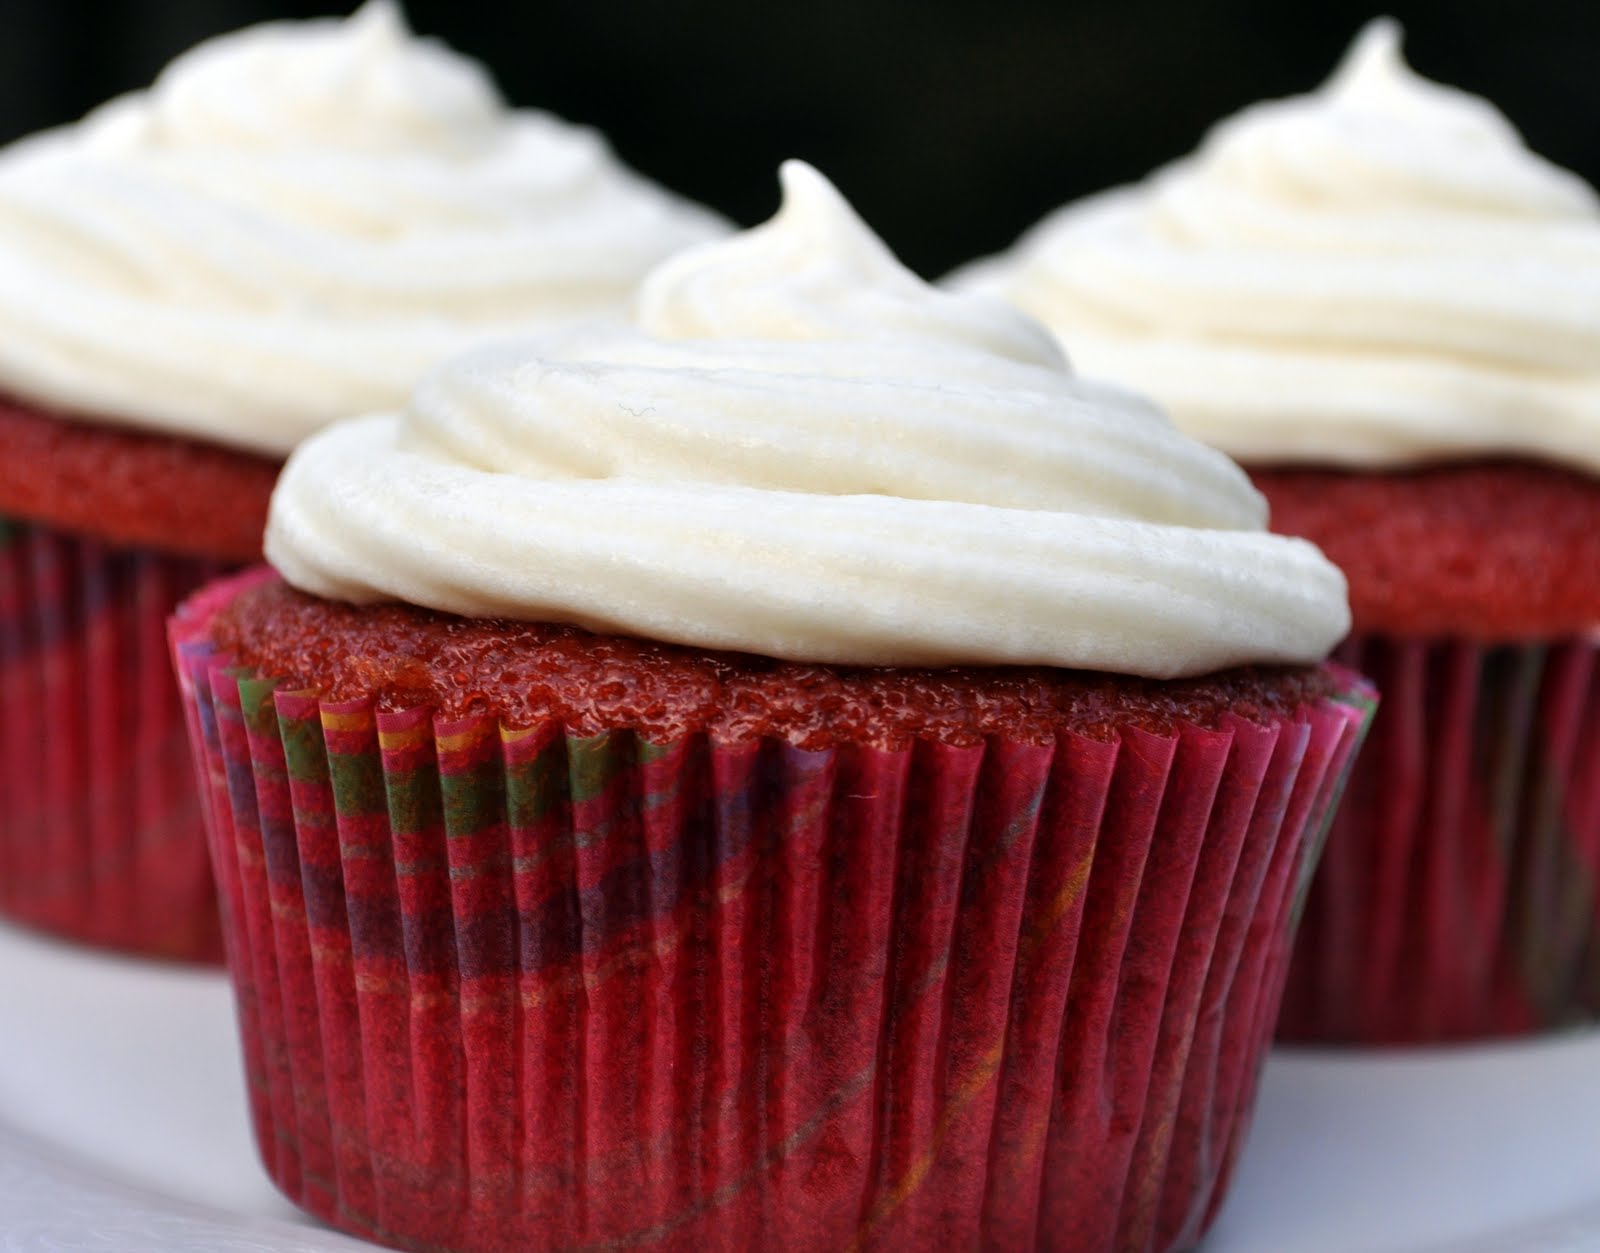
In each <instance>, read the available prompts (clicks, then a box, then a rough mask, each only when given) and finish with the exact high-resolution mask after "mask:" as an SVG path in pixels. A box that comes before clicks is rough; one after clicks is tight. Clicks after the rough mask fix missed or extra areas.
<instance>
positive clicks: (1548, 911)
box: [1281, 636, 1600, 1044]
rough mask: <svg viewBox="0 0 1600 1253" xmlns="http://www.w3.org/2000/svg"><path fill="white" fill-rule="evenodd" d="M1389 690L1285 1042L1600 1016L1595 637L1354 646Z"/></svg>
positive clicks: (1361, 642) (1522, 1029)
mask: <svg viewBox="0 0 1600 1253" xmlns="http://www.w3.org/2000/svg"><path fill="white" fill-rule="evenodd" d="M1340 655H1341V658H1342V659H1343V660H1345V661H1346V662H1347V663H1348V664H1350V665H1353V666H1357V667H1359V668H1360V669H1361V670H1362V671H1363V672H1364V673H1366V674H1368V675H1370V676H1371V677H1372V678H1373V679H1374V680H1375V681H1376V682H1377V684H1378V687H1379V689H1380V690H1381V691H1382V692H1383V708H1382V710H1381V711H1380V712H1379V714H1378V717H1377V719H1376V721H1375V723H1374V725H1373V730H1372V739H1371V742H1370V744H1369V746H1368V748H1367V750H1366V751H1365V753H1364V754H1363V755H1362V758H1361V762H1360V764H1359V766H1358V767H1357V768H1356V771H1355V774H1354V776H1353V777H1352V780H1351V784H1350V791H1349V795H1348V799H1347V800H1346V803H1345V805H1344V807H1343V808H1342V809H1341V810H1340V813H1339V815H1338V817H1337V819H1336V820H1335V823H1334V826H1333V829H1332V832H1331V834H1330V836H1329V840H1328V852H1327V856H1326V858H1325V860H1324V862H1323V866H1322V869H1321V871H1320V872H1319V873H1318V876H1317V879H1316V882H1315V884H1314V885H1313V887H1312V891H1311V899H1310V902H1309V904H1308V907H1307V911H1306V919H1305V925H1304V927H1303V928H1302V931H1301V937H1300V942H1299V946H1298V951H1297V953H1296V955H1295V961H1294V966H1293V970H1292V973H1291V976H1290V981H1289V988H1288V991H1287V993H1286V996H1285V1003H1284V1018H1283V1023H1282V1028H1281V1035H1282V1037H1283V1038H1285V1039H1289V1040H1300V1041H1319V1042H1344V1043H1353V1044H1422V1043H1433V1042H1440V1041H1449V1040H1470V1039H1481V1038H1485V1037H1494V1036H1515V1035H1524V1034H1527V1033H1531V1032H1536V1031H1543V1030H1548V1029H1551V1028H1556V1027H1560V1026H1563V1025H1565V1024H1569V1023H1574V1022H1580V1021H1589V1020H1593V1019H1596V1018H1600V670H1597V668H1596V659H1595V645H1594V643H1593V642H1591V641H1587V640H1568V641H1565V642H1559V643H1552V644H1548V645H1511V646H1503V647H1487V646H1483V645H1479V644H1473V643H1468V642H1464V641H1459V640H1422V639H1386V638H1382V637H1376V636H1368V637H1364V638H1358V639H1355V640H1353V641H1351V643H1350V644H1348V645H1347V646H1346V648H1345V649H1344V650H1342V652H1341V654H1340Z"/></svg>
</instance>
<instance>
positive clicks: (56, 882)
mask: <svg viewBox="0 0 1600 1253" xmlns="http://www.w3.org/2000/svg"><path fill="white" fill-rule="evenodd" d="M0 219H3V222H4V225H3V227H0V448H3V449H4V458H3V461H0V526H3V531H0V710H3V717H0V763H3V764H0V915H4V916H5V917H7V918H10V919H13V920H15V921H19V922H22V923H25V924H28V925H30V926H34V927H38V928H41V929H44V930H48V931H51V932H54V933H56V934H59V935H63V936H68V937H72V938H75V939H79V940H84V941H88V942H90V943H95V944H100V945H104V946H107V947H110V948H116V949H121V950H126V951H131V952H139V953H145V954H149V955H153V956H163V957H174V958H187V959H193V960H212V961H214V960H220V958H221V947H220V944H221V941H220V933H219V930H218V924H217V919H216V906H215V900H214V896H213V890H212V887H211V876H210V873H209V871H208V869H207V866H206V853H205V842H204V838H203V832H202V826H201V820H200V808H199V807H200V799H199V796H198V795H197V793H196V791H195V788H194V783H193V769H192V765H191V763H190V761H189V759H188V748H187V744H186V738H185V736H184V732H183V720H182V717H181V715H180V711H179V707H178V703H177V693H176V691H175V690H174V689H173V687H172V683H171V667H170V662H169V660H168V658H167V657H166V652H165V646H164V624H165V621H166V618H167V616H168V615H169V614H170V613H171V612H172V610H173V608H174V607H175V606H176V604H177V603H178V600H179V599H180V598H181V597H182V596H183V595H184V594H186V593H187V592H189V591H191V590H193V589H194V588H195V587H196V586H198V585H199V583H200V582H202V581H203V580H204V579H205V578H207V577H209V576H211V575H214V574H215V573H217V572H218V571H219V570H222V569H225V568H228V567H230V566H237V565H238V564H240V563H242V562H247V561H251V560H255V559H258V558H259V556H260V536H261V531H262V527H263V525H264V524H265V520H266V507H267V499H268V496H269V494H270V491H271V485H272V481H273V478H274V477H275V475H276V472H277V469H278V467H279V466H280V465H281V463H282V459H283V457H284V456H285V455H286V454H287V453H288V451H289V450H290V449H291V448H292V447H293V446H294V444H295V443H296V442H297V441H298V440H299V439H300V438H302V437H303V436H304V435H306V434H308V433H309V432H311V431H313V430H315V429H316V428H317V427H319V426H321V425H322V424H324V423H325V422H327V421H329V420H331V419H333V418H335V417H339V416H343V415H345V414H348V413H351V412H359V411H361V410H363V409H374V408H381V407H384V406H390V405H394V404H397V403H399V402H400V401H401V400H402V399H403V398H404V396H405V395H406V394H407V392H408V391H409V390H410V388H411V386H412V385H413V384H414V383H415V381H416V379H417V378H418V376H419V375H420V374H421V373H422V372H423V370H424V369H426V368H427V367H428V366H430V365H432V364H433V363H435V362H436V361H438V360H439V359H441V358H442V357H444V356H447V355H449V354H451V353H453V352H455V351H458V350H460V349H462V348H464V347H466V346H468V345H469V344H472V343H475V342H477V341H478V340H479V339H482V338H485V337H488V338H494V337H496V336H500V335H505V334H508V333H512V332H516V333H521V332H524V331H526V330H527V329H528V328H529V327H530V326H542V325H547V324H550V323H552V322H559V321H564V320H569V319H574V318H583V317H588V316H591V315H594V314H596V313H599V312H607V311H611V310H614V309H615V308H617V307H619V306H620V305H621V304H622V302H623V301H624V299H625V298H626V296H627V294H628V293H629V292H630V291H631V290H632V286H633V284H634V283H635V282H636V281H637V279H638V277H639V276H640V275H641V274H642V273H643V272H644V270H645V269H646V268H648V266H649V265H650V264H652V263H653V262H654V261H656V260H658V259H659V258H660V257H662V256H664V255H666V254H667V253H668V252H670V251H672V250H674V249H676V248H678V247H680V246H681V245H683V244H685V243H688V242H691V241H693V240H697V239H701V238H705V237H706V236H708V235H710V234H713V233H715V232H716V231H717V230H718V229H719V227H718V224H716V223H715V222H714V221H713V220H712V219H711V218H710V217H709V215H703V214H701V213H700V212H699V211H698V210H693V209H691V208H689V207H687V206H684V205H681V204H679V203H678V202H676V201H674V200H673V199H672V198H671V197H669V196H667V195H665V194H664V193H660V192H657V191H655V190H653V189H651V188H649V187H647V186H646V185H644V184H643V183H642V182H641V181H639V180H637V179H635V178H633V176H631V175H629V174H627V173H626V172H625V171H623V170H622V169H621V168H620V167H617V166H616V165H615V163H614V162H613V161H612V160H611V158H610V157H609V154H608V153H607V152H606V150H605V148H604V145H603V144H602V143H600V142H599V141H598V140H597V138H596V137H595V136H594V135H592V134H590V133H588V132H586V131H581V130H577V129H574V128H569V127H566V126H564V125H563V124H561V123H559V122H557V121H555V120H554V119H552V118H549V117H546V116H544V115H541V114H531V113H519V112H513V111H511V110H508V109H506V108H505V107H504V106H503V105H502V104H501V103H500V101H499V100H498V98H497V96H496V94H495V91H494V88H493V87H492V85H491V84H489V83H488V82H487V80H486V79H485V77H484V75H483V74H482V72H481V71H480V70H479V69H478V68H477V67H476V66H475V65H472V64H471V63H468V62H465V61H462V60H461V59H459V58H457V57H455V56H454V55H453V54H451V53H449V52H447V51H446V50H445V49H443V48H442V47H439V46H438V45H436V44H432V43H429V42H424V41H418V40H415V39H412V38H411V37H410V36H409V35H408V34H407V33H406V31H405V28H404V26H403V24H402V22H401V21H400V18H399V16H398V13H397V11H396V9H395V8H394V6H393V5H391V4H387V3H381V2H379V3H373V4H370V5H368V6H367V8H365V9H364V10H363V11H362V12H361V13H360V14H358V15H357V16H356V17H354V18H352V19H351V20H350V21H348V22H330V21H318V22H307V23H284V24H278V25H275V26H268V27H262V28H257V29H253V30H250V31H245V32H240V33H239V34H236V35H232V36H228V37H225V38H223V39H219V40H214V41H212V42H210V43H207V44H204V45H201V46H200V47H198V48H196V49H195V50H193V51H192V52H190V53H188V54H187V55H185V56H184V57H182V58H180V59H179V60H178V61H176V62H174V63H173V65H172V66H171V67H169V68H168V69H167V70H166V71H165V72H164V73H163V74H162V76H161V77H160V79H159V80H158V81H157V83H156V84H155V86H154V87H152V88H151V89H150V90H149V91H148V92H142V93H138V94H135V95H131V96H125V97H122V98H120V99H118V100H116V101H113V102H112V103H111V104H109V105H107V106H105V107H104V108H103V109H100V110H98V111H97V112H95V113H93V114H91V115H90V116H89V117H88V118H86V119H84V120H83V121H82V122H81V123H79V124H78V125H75V126H72V127H66V128H62V129H59V130H56V131H51V132H48V133H46V134H42V135H39V136H36V137H33V138H31V139H28V140H25V141H22V142H20V143H18V144H15V145H13V146H11V147H9V148H7V149H6V150H5V151H4V152H0Z"/></svg>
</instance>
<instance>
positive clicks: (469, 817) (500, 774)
mask: <svg viewBox="0 0 1600 1253" xmlns="http://www.w3.org/2000/svg"><path fill="white" fill-rule="evenodd" d="M439 786H440V789H441V791H442V797H441V799H442V801H443V804H444V829H445V833H446V834H447V835H449V836H450V837H451V838H452V839H455V838H457V837H459V836H467V835H477V834H478V833H479V832H480V831H484V830H487V829H488V828H489V827H491V826H493V825H494V824H495V823H497V822H499V821H500V819H501V818H502V817H503V816H504V814H505V792H504V788H505V770H504V767H503V766H502V765H501V763H500V761H499V759H498V758H491V759H490V760H488V761H486V762H484V763H483V764H482V765H478V766H473V767H472V768H471V769H468V770H451V771H448V772H444V771H441V772H440V775H439Z"/></svg>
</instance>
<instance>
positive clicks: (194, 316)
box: [0, 0, 723, 453]
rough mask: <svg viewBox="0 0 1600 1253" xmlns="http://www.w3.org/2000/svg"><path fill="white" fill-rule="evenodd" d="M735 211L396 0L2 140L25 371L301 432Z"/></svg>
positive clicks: (32, 380) (402, 389)
mask: <svg viewBox="0 0 1600 1253" xmlns="http://www.w3.org/2000/svg"><path fill="white" fill-rule="evenodd" d="M722 229H723V228H722V226H721V224H720V223H719V222H717V221H716V219H714V218H713V217H712V215H710V214H708V213H706V212H704V211H702V210H699V209H696V208H694V207H692V206H690V205H688V204H687V203H686V202H682V201H679V200H677V199H675V198H673V197H671V196H669V195H667V194H666V193H664V192H662V191H660V190H658V189H656V188H654V187H652V186H650V185H649V184H647V183H645V182H644V181H643V180H642V179H640V178H638V177H637V176H635V175H632V174H630V173H629V172H627V171H626V170H624V169H623V168H622V167H621V166H620V165H619V164H618V163H617V162H616V161H615V159H614V158H613V157H612V156H611V154H610V152H609V150H608V149H607V147H606V145H605V143H604V141H603V140H602V139H601V138H600V137H599V136H598V135H596V134H595V133H593V132H591V131H588V130H584V129H580V128H577V127H573V126H569V125H567V124H566V123H564V122H561V121H559V120H557V119H556V118H553V117H551V116H549V115H547V114H543V113H537V112H527V111H512V110H509V109H507V108H506V106H505V105H504V104H503V103H502V101H501V99H500V97H499V95H498V94H497V92H496V91H495V88H494V86H493V84H492V83H491V82H490V81H489V79H488V77H487V76H486V74H485V73H484V72H483V71H482V70H481V69H480V68H479V67H478V66H477V65H476V64H475V63H473V62H471V61H468V60H465V59H464V58H461V57H459V56H457V55H455V54H453V53H451V52H450V51H448V50H447V49H445V48H444V47H442V46H440V45H439V44H437V43H434V42H433V41H431V40H426V39H417V38H415V37H413V36H411V35H410V34H409V33H408V32H407V30H406V28H405V26H404V24H403V21H402V19H401V18H400V15H399V11H398V10H397V9H396V8H395V6H394V5H393V3H391V2H390V0H371V2H370V3H369V4H367V6H366V7H365V8H363V9H362V10H361V11H360V12H358V13H357V14H356V15H355V16H354V17H352V18H350V19H348V20H346V21H336V20H326V19H323V20H315V21H307V22H280V23H271V24H268V25H264V26H258V27H253V28H251V29H248V30H244V31H239V32H237V33H235V34H232V35H227V36H224V37H221V38H218V39H214V40H211V41H209V42H207V43H204V44H201V45H199V46H198V47H196V48H194V49H192V50H191V51H190V52H188V53H186V54H185V55H183V56H181V57H179V58H178V59H177V60H176V61H174V62H173V63H172V64H171V65H170V66H168V67H167V69H166V70H165V71H163V73H162V74H161V76H160V77H159V78H158V80H157V81H156V83H155V85H154V86H153V87H152V88H151V89H150V90H148V91H145V92H140V93H136V94H133V95H130V96H125V97H122V98H120V99H117V100H114V101H112V102H110V103H109V104H107V105H105V106H103V107H102V108H101V109H99V110H97V111H96V112H94V113H92V114H90V115H89V116H88V117H87V118H85V119H84V120H83V121H82V122H80V123H78V124H76V125H74V126H70V127H63V128H61V129H58V130H55V131H48V132H45V133H43V134H41V135H37V136H34V137H32V138H30V139H27V140H24V141H22V142H20V143H18V144H15V145H13V146H12V147H11V148H9V149H6V150H4V151H0V391H6V392H10V393H13V394H15V395H17V396H19V397H23V398H27V399H30V400H33V401H35V402H37V403H42V404H46V405H50V406H54V407H59V408H62V409H65V410H68V411H71V412H76V413H82V414H86V415H89V416H94V417H97V418H101V419H105V420H111V421H119V420H120V421H125V422H128V423H131V424H135V425H140V426H144V427H150V428H155V429H161V430H168V431H175V432H178V433H182V434H190V435H195V436H199V437H201V438H204V439H209V440H214V441H217V442H222V443H227V444H232V445H236V446H239V447H243V448H249V449H255V450H260V451H263V452H267V453H286V452H287V451H288V450H289V449H290V448H291V447H293V446H294V444H295V443H297V442H298V441H299V440H300V439H302V438H304V437H305V436H306V435H307V434H309V433H310V432H311V431H313V430H315V429H316V428H317V427H319V426H321V425H323V424H324V423H325V422H328V421H330V420H332V419H333V418H335V417H340V416H343V415H345V414H348V413H351V412H354V411H360V410H363V409H371V408H378V407H384V406H390V405H397V404H400V403H402V402H403V401H404V399H405V397H406V395H407V394H408V393H409V391H410V389H411V387H412V386H413V385H414V384H415V382H416V380H417V378H418V377H419V376H420V375H421V374H422V373H423V372H424V371H425V370H426V369H427V368H428V367H429V366H431V365H433V364H434V363H435V362H437V361H439V360H440V359H442V358H443V357H445V356H449V355H452V354H454V353H457V352H460V351H462V350H464V349H465V348H467V347H469V346H471V345H473V344H475V343H478V342H481V341H482V340H483V339H484V338H485V337H486V336H489V337H497V338H498V337H503V336H506V335H511V334H517V335H520V334H526V333H527V332H528V331H530V330H532V329H538V328H542V327H547V326H549V325H552V324H554V323H557V322H561V321H566V320H571V319H573V318H581V317H588V316H593V315H596V314H608V315H614V314H616V313H618V312H620V311H621V310H622V309H623V307H624V306H625V304H626V300H627V298H628V296H629V295H630V294H631V293H632V290H633V288H634V286H635V285H636V284H637V282H638V280H639V279H640V278H641V277H642V276H643V275H644V273H645V272H646V271H647V270H648V269H649V268H650V267H651V266H652V265H654V264H655V263H656V262H657V261H659V260H660V259H661V258H662V257H664V256H666V255H668V254H669V253H671V252H674V251H676V250H677V249H678V248H680V247H682V246H684V245H685V244H688V243H692V242H697V241H699V240H703V239H706V238H708V237H710V236H711V235H713V234H717V233H720V232H721V230H722Z"/></svg>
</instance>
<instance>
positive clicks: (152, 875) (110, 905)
mask: <svg viewBox="0 0 1600 1253" xmlns="http://www.w3.org/2000/svg"><path fill="white" fill-rule="evenodd" d="M222 569H223V567H222V566H221V565H220V564H218V563H215V562H209V561H203V560H198V559H194V558H181V557H172V556H166V555H163V554H160V553H155V552H148V551H137V550H126V549H113V548H109V547H107V546H105V545H102V544H100V543H98V542H96V541H94V540H92V539H89V538H85V537H79V536H74V535H69V534H66V533H63V532H59V531H55V530H52V529H50V528H47V527H42V526H37V525H33V524H29V523H24V522H15V521H5V520H0V915H3V916H4V917H6V918H7V919H9V920H11V921H13V922H17V923H21V924H23V925H25V926H28V927H32V928H36V929H38V930H41V931H47V932H50V933H52V934H55V935H58V936H62V937H66V938H69V939H73V940H78V941H81V942H85V943H89V944H95V945H100V946H104V947H107V948H112V949H118V950H122V951H125V952H129V953H139V954H145V955H149V956H159V957H168V958H181V959H186V960H193V961H210V962H216V961H220V960H221V957H222V947H221V934H220V930H219V927H218V922H217V908H216V894H215V890H214V888H213V886H212V882H211V871H210V866H209V864H208V859H207V854H206V845H205V831H204V825H203V823H202V820H201V808H200V806H201V799H200V795H199V793H198V792H197V790H196V788H195V782H194V768H193V765H192V764H191V759H190V755H189V746H188V742H187V737H186V735H185V733H184V721H183V711H182V707H181V706H180V704H179V702H178V691H177V686H176V684H174V682H173V680H172V664H171V660H170V656H169V654H168V651H167V644H166V620H167V617H168V616H169V615H170V614H171V612H172V610H173V608H174V607H175V606H176V605H177V603H178V602H179V601H180V600H181V599H182V598H183V597H184V596H185V595H187V594H188V593H189V592H191V591H192V590H194V588H196V587H197V586H199V585H200V584H201V583H203V582H205V581H206V580H207V579H209V578H213V577H215V575H216V574H217V573H218V572H219V571H221V570H222Z"/></svg>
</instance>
